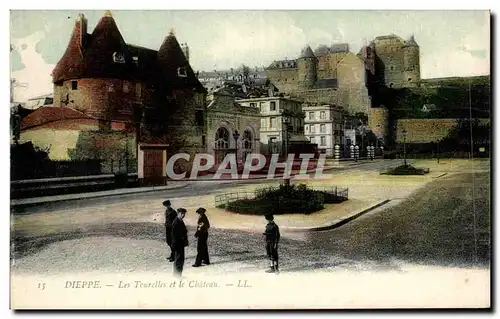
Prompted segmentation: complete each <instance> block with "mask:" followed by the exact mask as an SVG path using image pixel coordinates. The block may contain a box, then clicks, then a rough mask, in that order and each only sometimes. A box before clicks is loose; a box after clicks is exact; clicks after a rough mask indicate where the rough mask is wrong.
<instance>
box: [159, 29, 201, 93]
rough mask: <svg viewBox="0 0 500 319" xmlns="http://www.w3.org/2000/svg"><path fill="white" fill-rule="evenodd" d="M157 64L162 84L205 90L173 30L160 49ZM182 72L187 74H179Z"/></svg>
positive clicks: (177, 87)
mask: <svg viewBox="0 0 500 319" xmlns="http://www.w3.org/2000/svg"><path fill="white" fill-rule="evenodd" d="M157 65H158V68H159V70H158V80H159V83H161V84H162V85H164V86H167V87H171V88H176V89H182V88H184V87H189V86H192V87H195V88H196V89H200V90H204V88H203V85H202V84H201V83H200V81H199V80H198V78H197V77H196V74H195V73H194V71H193V69H192V68H191V66H190V65H189V62H188V60H187V59H186V56H185V55H184V52H183V51H182V49H181V46H180V45H179V42H177V39H176V38H175V35H174V34H173V32H170V34H169V35H168V36H167V37H166V38H165V40H164V41H163V43H162V45H161V47H160V49H159V50H158V61H157ZM180 73H183V74H184V73H185V75H186V76H179V74H180Z"/></svg>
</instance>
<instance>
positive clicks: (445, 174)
mask: <svg viewBox="0 0 500 319" xmlns="http://www.w3.org/2000/svg"><path fill="white" fill-rule="evenodd" d="M445 175H448V173H443V174H441V175H439V176H436V177H434V178H440V177H443V176H445Z"/></svg>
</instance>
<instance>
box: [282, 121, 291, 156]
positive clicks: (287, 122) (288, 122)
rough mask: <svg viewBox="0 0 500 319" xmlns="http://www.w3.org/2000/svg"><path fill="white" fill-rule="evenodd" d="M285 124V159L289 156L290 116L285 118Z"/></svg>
mask: <svg viewBox="0 0 500 319" xmlns="http://www.w3.org/2000/svg"><path fill="white" fill-rule="evenodd" d="M283 124H284V125H285V134H284V140H285V144H284V145H285V150H284V152H283V153H284V154H285V158H286V157H287V156H288V125H290V117H289V116H288V115H284V116H283Z"/></svg>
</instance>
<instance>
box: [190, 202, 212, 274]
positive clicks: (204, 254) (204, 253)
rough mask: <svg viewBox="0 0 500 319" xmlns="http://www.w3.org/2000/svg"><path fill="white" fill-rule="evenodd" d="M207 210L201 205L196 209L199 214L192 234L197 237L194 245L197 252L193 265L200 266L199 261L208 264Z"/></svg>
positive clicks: (208, 226) (208, 225) (208, 223)
mask: <svg viewBox="0 0 500 319" xmlns="http://www.w3.org/2000/svg"><path fill="white" fill-rule="evenodd" d="M206 211H207V210H206V209H205V208H203V207H200V208H198V209H197V210H196V213H197V214H198V215H199V218H198V229H197V230H196V233H195V234H194V237H196V238H198V245H197V246H196V248H197V250H198V254H197V255H196V261H195V263H194V265H193V267H200V266H201V263H204V264H205V265H210V259H209V257H208V245H207V240H208V229H209V228H210V222H209V221H208V218H207V215H205V212H206Z"/></svg>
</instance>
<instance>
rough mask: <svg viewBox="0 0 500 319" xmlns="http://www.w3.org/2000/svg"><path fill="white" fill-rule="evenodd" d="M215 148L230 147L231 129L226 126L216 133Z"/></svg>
mask: <svg viewBox="0 0 500 319" xmlns="http://www.w3.org/2000/svg"><path fill="white" fill-rule="evenodd" d="M215 148H229V131H228V130H227V129H226V128H225V127H219V129H218V130H217V132H216V133H215Z"/></svg>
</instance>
